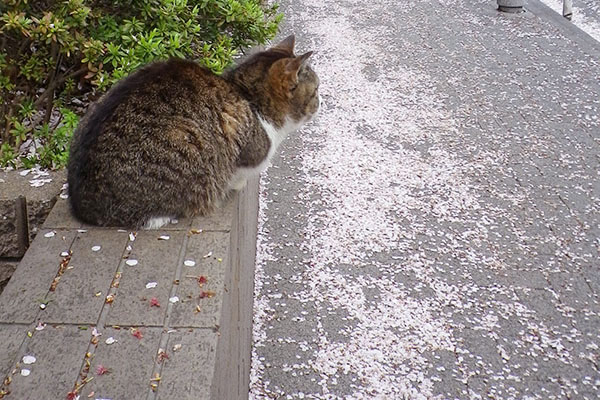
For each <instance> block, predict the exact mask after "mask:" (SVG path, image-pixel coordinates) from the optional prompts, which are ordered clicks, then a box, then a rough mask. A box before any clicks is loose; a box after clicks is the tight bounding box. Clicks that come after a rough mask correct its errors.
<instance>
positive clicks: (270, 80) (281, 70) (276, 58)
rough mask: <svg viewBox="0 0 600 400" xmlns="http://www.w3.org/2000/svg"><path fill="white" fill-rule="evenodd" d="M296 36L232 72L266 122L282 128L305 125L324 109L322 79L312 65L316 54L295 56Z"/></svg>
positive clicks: (252, 57)
mask: <svg viewBox="0 0 600 400" xmlns="http://www.w3.org/2000/svg"><path fill="white" fill-rule="evenodd" d="M294 43H295V38H294V35H291V36H288V37H287V38H285V39H283V40H282V41H281V42H280V43H278V44H277V45H275V46H273V47H271V48H270V49H268V50H265V51H261V52H258V53H256V54H254V55H252V56H250V57H249V58H248V59H247V60H245V61H244V62H242V63H241V64H240V65H238V66H237V67H236V68H234V69H233V70H232V71H231V72H230V77H231V79H232V80H233V81H234V82H235V83H236V84H237V85H238V86H240V87H242V88H243V89H244V91H245V92H246V93H247V95H248V98H249V100H250V101H251V102H253V103H254V104H255V105H256V106H257V108H258V110H259V112H260V113H261V114H262V116H263V117H264V118H265V119H268V120H270V122H272V123H274V124H275V125H277V126H278V127H282V126H284V125H286V124H291V126H294V125H295V126H298V125H301V124H303V123H305V122H307V121H308V120H310V119H311V118H312V117H313V116H314V115H315V114H316V113H317V111H318V109H319V106H320V98H319V78H318V77H317V74H316V73H315V72H314V71H313V70H312V68H311V67H310V66H309V65H308V60H309V58H310V56H311V55H312V51H310V52H308V53H305V54H303V55H300V56H296V55H294Z"/></svg>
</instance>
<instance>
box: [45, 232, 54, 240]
mask: <svg viewBox="0 0 600 400" xmlns="http://www.w3.org/2000/svg"><path fill="white" fill-rule="evenodd" d="M54 235H56V232H54V231H50V232H46V233H45V234H44V237H47V238H51V237H52V236H54Z"/></svg>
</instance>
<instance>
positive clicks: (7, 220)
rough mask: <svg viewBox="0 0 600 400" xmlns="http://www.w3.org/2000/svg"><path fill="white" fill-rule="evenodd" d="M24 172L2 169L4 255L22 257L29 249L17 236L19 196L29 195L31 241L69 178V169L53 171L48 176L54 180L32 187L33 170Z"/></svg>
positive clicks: (0, 247) (0, 244)
mask: <svg viewBox="0 0 600 400" xmlns="http://www.w3.org/2000/svg"><path fill="white" fill-rule="evenodd" d="M21 172H22V171H0V257H22V256H23V254H24V252H25V250H26V248H22V247H20V246H19V238H18V236H15V235H16V234H17V232H16V230H17V228H18V227H19V226H18V223H17V220H16V218H18V216H19V215H18V210H17V208H18V204H16V203H15V202H16V200H17V199H18V198H19V197H20V196H22V197H24V198H25V202H26V211H27V216H28V226H29V230H28V233H27V235H28V236H29V240H30V241H31V240H33V238H34V237H35V235H36V233H37V232H38V230H39V229H40V228H41V226H42V223H43V221H44V219H45V218H46V216H47V215H48V213H49V212H50V210H51V208H52V206H53V205H54V203H55V202H56V198H57V196H58V194H59V193H60V190H61V188H62V185H63V184H64V182H66V171H64V170H63V171H51V172H49V173H48V176H46V177H44V178H45V179H52V181H51V182H49V183H46V184H45V185H43V186H40V187H32V186H31V182H30V180H31V179H32V176H31V174H28V175H21ZM27 244H28V243H27Z"/></svg>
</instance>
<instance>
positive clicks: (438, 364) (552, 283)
mask: <svg viewBox="0 0 600 400" xmlns="http://www.w3.org/2000/svg"><path fill="white" fill-rule="evenodd" d="M495 3H496V2H495V1H492V0H489V1H488V0H475V1H466V0H464V1H463V0H430V1H418V2H414V1H413V2H398V1H392V0H372V1H369V2H365V1H360V0H335V1H321V0H296V1H293V2H292V1H284V2H283V12H284V13H285V15H286V25H285V27H284V32H283V34H288V33H292V32H294V33H295V34H296V35H297V42H298V46H299V50H298V53H301V52H302V51H307V50H315V51H316V53H315V55H314V59H313V61H312V63H313V67H314V68H315V70H316V71H317V72H318V74H319V76H320V78H321V92H322V96H323V100H324V102H323V107H322V110H321V113H320V115H319V117H318V118H317V120H316V121H314V122H312V123H311V124H310V125H308V126H306V127H305V128H304V129H302V131H301V132H298V133H296V134H293V135H291V136H290V137H289V138H288V139H286V141H285V142H284V144H283V147H282V149H281V151H280V154H279V156H278V157H276V158H275V160H274V161H273V165H272V167H271V168H270V169H269V170H268V171H267V173H266V174H265V175H264V176H263V179H262V191H261V211H260V227H259V242H258V262H257V276H256V281H255V283H256V292H255V321H254V322H255V325H254V341H255V347H254V351H253V370H252V376H251V392H252V393H251V398H252V399H268V398H281V399H302V398H313V399H315V398H326V399H370V398H376V399H452V398H459V399H466V398H471V399H481V398H496V399H524V398H527V399H565V398H572V399H575V398H577V399H596V398H598V397H599V396H600V373H599V363H600V361H599V360H600V334H599V332H600V302H599V297H598V296H599V295H600V274H599V268H600V266H599V264H600V263H599V261H598V260H599V258H600V257H599V254H600V253H599V247H600V183H599V180H600V175H599V171H600V165H599V164H600V157H599V154H600V134H599V132H600V118H599V115H600V112H599V111H600V98H599V96H598V93H600V66H599V64H598V59H599V58H600V57H599V52H598V50H597V48H595V47H593V46H589V45H588V44H589V42H587V41H585V40H579V39H580V38H578V36H577V34H576V32H575V33H573V31H571V30H568V29H565V28H564V27H563V26H561V25H560V24H559V25H557V24H556V22H555V21H551V20H549V19H548V18H546V16H544V15H535V14H534V13H532V12H529V13H525V14H521V15H518V16H514V15H512V16H510V15H501V14H499V13H497V12H496V11H495Z"/></svg>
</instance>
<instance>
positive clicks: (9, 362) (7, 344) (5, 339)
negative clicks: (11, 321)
mask: <svg viewBox="0 0 600 400" xmlns="http://www.w3.org/2000/svg"><path fill="white" fill-rule="evenodd" d="M28 329H29V326H28V325H0V376H1V377H2V379H4V377H5V376H7V375H9V374H10V372H11V371H12V370H13V368H15V366H16V361H17V355H18V354H19V351H20V350H19V347H20V346H21V343H22V342H23V340H24V339H25V335H26V333H27V330H28Z"/></svg>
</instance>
